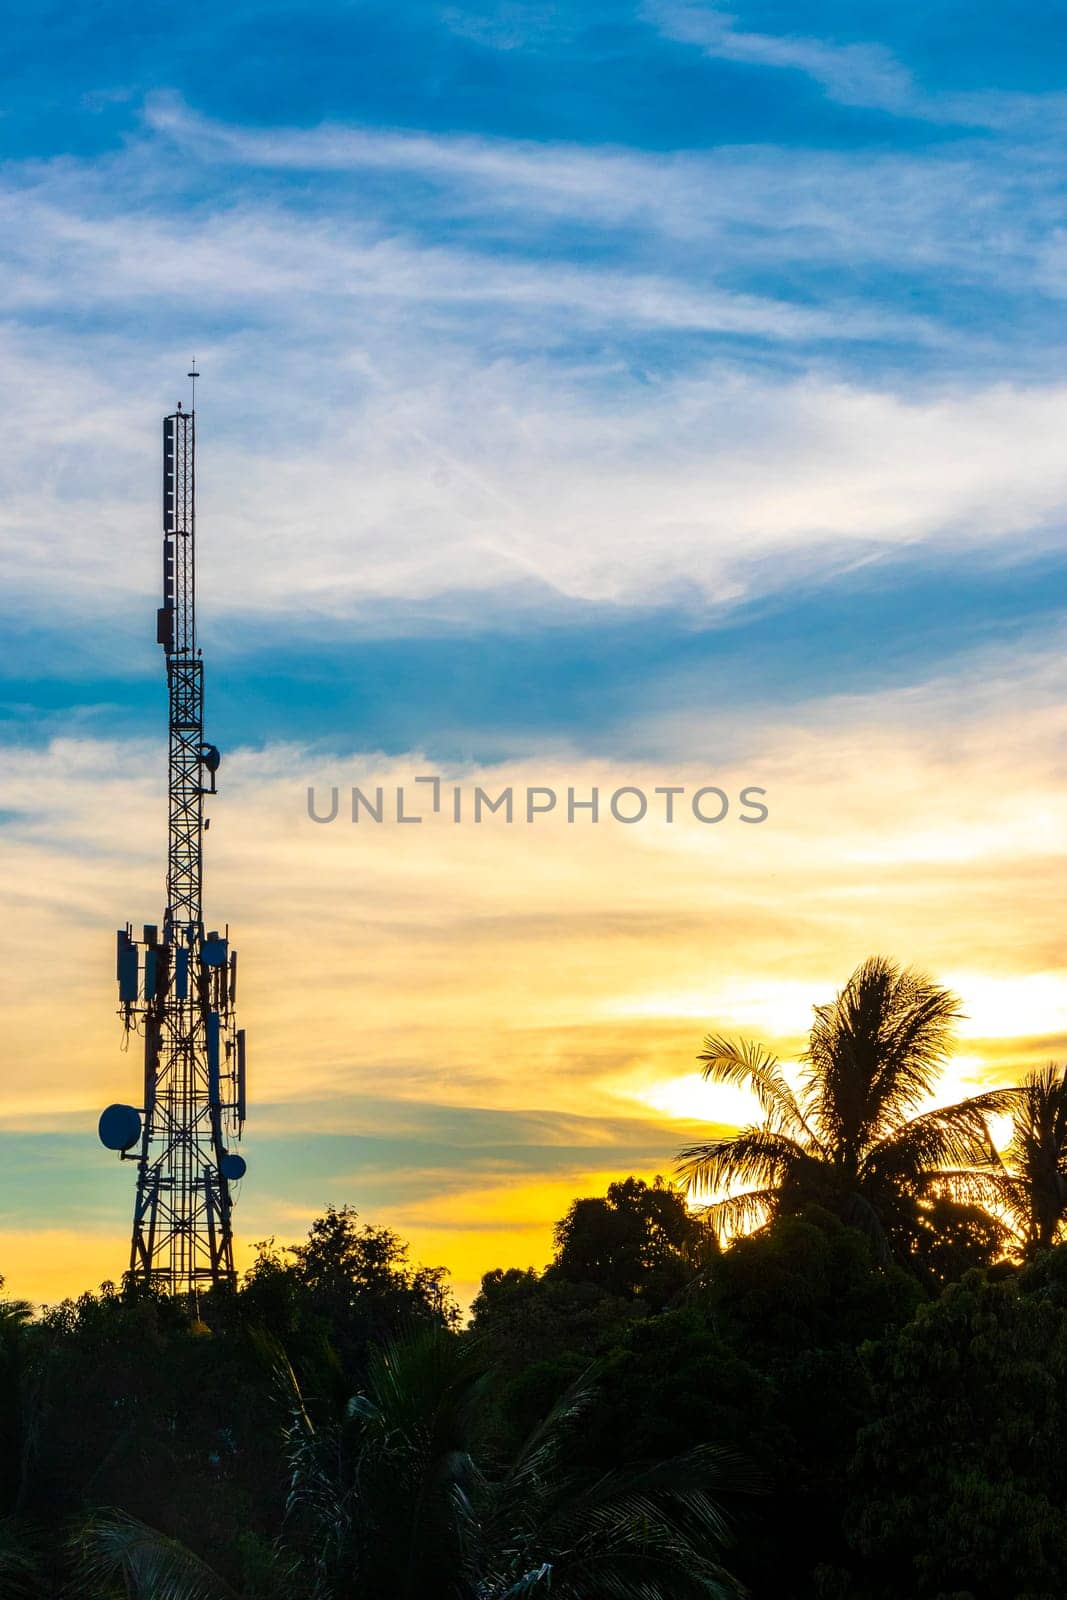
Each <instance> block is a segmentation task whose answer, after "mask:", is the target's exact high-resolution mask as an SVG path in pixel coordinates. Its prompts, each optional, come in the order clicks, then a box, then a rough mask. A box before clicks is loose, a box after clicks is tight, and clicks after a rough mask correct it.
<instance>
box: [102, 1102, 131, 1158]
mask: <svg viewBox="0 0 1067 1600" xmlns="http://www.w3.org/2000/svg"><path fill="white" fill-rule="evenodd" d="M99 1133H100V1143H101V1144H102V1145H103V1146H104V1149H105V1150H122V1151H126V1150H129V1149H131V1148H132V1146H133V1145H135V1144H136V1143H137V1141H138V1139H139V1138H140V1137H141V1113H140V1112H139V1111H135V1110H134V1108H133V1106H108V1108H107V1110H106V1111H102V1112H101V1113H100V1123H99Z"/></svg>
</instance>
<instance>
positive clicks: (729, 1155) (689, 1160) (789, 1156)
mask: <svg viewBox="0 0 1067 1600" xmlns="http://www.w3.org/2000/svg"><path fill="white" fill-rule="evenodd" d="M817 1164H818V1162H817V1158H816V1157H814V1156H812V1154H811V1153H810V1151H809V1150H808V1149H806V1148H805V1146H804V1145H802V1144H800V1143H798V1141H797V1140H796V1139H792V1138H790V1137H789V1136H788V1135H787V1134H784V1133H779V1132H777V1131H776V1130H775V1129H773V1128H771V1127H769V1126H766V1125H765V1126H764V1127H761V1128H760V1127H751V1128H742V1130H741V1132H740V1133H736V1134H733V1135H730V1136H729V1137H727V1138H723V1139H713V1140H712V1141H711V1142H710V1143H709V1144H694V1145H689V1146H688V1147H687V1148H686V1149H684V1150H680V1151H679V1152H678V1157H677V1161H676V1170H677V1172H678V1175H679V1177H680V1178H681V1180H682V1182H683V1183H684V1184H685V1185H686V1188H687V1189H688V1190H689V1191H690V1192H692V1191H693V1190H702V1189H703V1190H710V1191H711V1192H712V1193H715V1192H716V1191H718V1190H729V1189H736V1188H737V1187H738V1185H744V1186H745V1187H746V1188H759V1189H780V1188H781V1187H782V1185H783V1184H784V1183H785V1182H786V1181H787V1180H788V1179H790V1178H794V1177H795V1176H796V1175H797V1174H798V1173H799V1172H801V1171H803V1170H806V1169H814V1168H815V1166H816V1165H817Z"/></svg>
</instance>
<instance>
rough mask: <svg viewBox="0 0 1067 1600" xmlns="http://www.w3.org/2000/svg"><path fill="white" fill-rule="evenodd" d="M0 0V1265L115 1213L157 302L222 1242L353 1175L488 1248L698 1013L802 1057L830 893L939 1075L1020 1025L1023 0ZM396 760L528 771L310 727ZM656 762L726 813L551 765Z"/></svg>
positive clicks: (1038, 788) (13, 1277) (1025, 1001)
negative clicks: (200, 682)
mask: <svg viewBox="0 0 1067 1600" xmlns="http://www.w3.org/2000/svg"><path fill="white" fill-rule="evenodd" d="M23 11H24V15H23V16H22V18H21V20H20V21H18V22H17V24H16V26H15V35H16V40H15V43H16V48H15V49H14V50H13V51H12V52H11V53H10V54H9V55H8V58H7V61H6V64H5V66H4V69H3V70H4V73H5V77H6V85H5V88H6V93H5V99H4V106H5V114H4V116H3V118H2V120H0V142H2V146H3V154H4V162H3V169H2V174H0V184H2V188H0V207H2V213H0V214H2V222H3V230H2V231H3V236H4V240H5V245H4V250H3V256H2V259H0V295H2V300H3V306H4V313H3V321H2V323H0V341H2V359H3V373H4V391H5V408H4V410H5V416H4V440H3V448H2V450H0V540H2V550H3V560H4V588H5V593H6V599H7V604H6V606H5V613H6V615H5V622H4V628H3V653H2V660H0V673H2V677H3V683H2V685H0V701H2V716H3V723H2V730H0V741H2V742H0V822H2V824H3V828H2V833H3V853H4V865H3V873H2V878H0V940H2V952H0V955H2V967H0V970H2V972H3V989H4V993H3V1035H4V1042H3V1059H4V1071H3V1074H2V1079H0V1273H2V1274H4V1275H5V1276H6V1278H7V1289H8V1291H10V1292H11V1293H14V1294H18V1295H25V1296H27V1297H30V1298H32V1299H35V1300H46V1299H54V1298H57V1297H58V1296H60V1295H62V1294H65V1293H70V1292H76V1291H78V1290H80V1289H82V1288H85V1287H91V1286H95V1285H96V1284H98V1283H99V1282H100V1280H101V1279H103V1278H105V1277H111V1278H117V1277H118V1276H119V1275H120V1273H121V1272H122V1270H123V1268H124V1266H125V1264H126V1255H127V1251H128V1242H127V1238H128V1229H129V1219H130V1214H131V1211H132V1204H133V1168H132V1166H126V1167H120V1165H119V1163H118V1162H117V1161H115V1160H114V1159H113V1158H111V1157H109V1156H108V1155H107V1154H106V1153H105V1152H104V1151H103V1150H102V1149H101V1148H100V1146H99V1145H98V1143H97V1139H96V1117H97V1114H98V1112H99V1110H100V1109H101V1108H102V1106H103V1105H104V1104H106V1103H107V1102H108V1101H111V1100H122V1099H127V1098H135V1097H136V1091H137V1087H138V1082H139V1077H140V1063H139V1061H138V1059H137V1058H136V1056H135V1054H134V1053H133V1052H132V1051H131V1053H130V1054H129V1055H124V1054H123V1053H122V1050H121V1043H122V1035H121V1027H120V1024H119V1020H118V1018H117V1017H116V1015H115V1006H116V995H115V985H114V929H115V928H116V927H117V926H118V925H120V924H123V923H125V921H126V920H127V919H129V920H131V921H133V922H134V923H141V922H146V921H147V922H155V921H158V920H159V919H160V917H161V913H162V882H163V872H164V864H165V792H166V788H165V786H166V760H165V737H164V736H165V726H166V690H165V680H164V667H163V658H162V653H161V652H160V650H159V649H158V647H157V646H156V645H155V643H154V630H155V618H154V610H155V607H156V606H157V604H159V596H158V592H157V591H158V586H159V567H160V518H159V431H160V430H159V419H160V417H161V416H162V414H163V413H164V412H166V411H170V410H172V409H173V407H174V405H175V403H176V402H177V400H178V399H182V400H183V401H184V402H185V403H186V404H187V403H188V384H187V382H186V379H185V373H186V372H187V370H188V368H189V364H190V359H191V357H192V356H193V354H194V352H195V355H196V358H197V361H198V365H199V370H200V371H201V373H202V375H203V376H202V382H201V385H200V387H199V392H198V396H197V420H198V428H199V443H200V452H199V459H198V489H199V523H198V534H199V539H198V551H199V561H200V579H201V583H200V613H199V628H200V642H201V644H202V646H203V649H204V654H205V660H206V663H207V733H208V737H209V738H211V739H212V740H213V741H214V742H216V743H217V744H218V745H219V746H220V747H221V748H222V750H223V754H224V761H223V766H222V769H221V772H220V779H219V781H220V789H221V793H220V796H219V799H218V800H217V801H216V802H214V803H213V804H212V806H211V808H210V816H211V822H212V825H211V830H210V833H209V834H208V835H207V841H206V847H207V869H206V870H207V879H206V884H207V887H206V909H207V916H208V919H209V922H210V924H211V925H212V926H214V925H216V924H219V925H221V924H222V923H224V922H227V921H228V922H229V924H230V929H231V934H232V937H233V940H234V943H235V944H236V946H237V948H238V949H239V951H240V971H241V992H240V996H239V1001H240V1012H241V1022H242V1023H243V1025H244V1026H245V1027H246V1028H247V1030H248V1035H249V1054H250V1076H251V1087H250V1096H251V1104H250V1111H249V1123H248V1128H247V1137H246V1141H245V1146H244V1153H245V1154H246V1157H247V1160H248V1164H249V1174H248V1177H247V1179H246V1180H245V1182H244V1185H243V1192H242V1194H241V1196H240V1200H239V1205H238V1210H237V1212H236V1214H235V1225H236V1229H237V1233H238V1237H239V1241H240V1247H241V1251H242V1259H243V1260H244V1259H247V1254H248V1250H249V1247H250V1243H251V1241H254V1240H257V1239H262V1238H264V1237H266V1236H268V1235H275V1236H276V1237H277V1238H278V1240H279V1242H281V1243H288V1242H291V1241H292V1240H295V1239H296V1238H298V1237H299V1236H300V1235H301V1234H302V1233H303V1232H304V1231H305V1229H306V1227H307V1225H308V1222H309V1221H310V1220H311V1218H312V1217H313V1216H314V1215H315V1214H316V1213H317V1212H319V1211H321V1209H322V1208H323V1207H324V1206H325V1204H326V1203H328V1202H332V1203H334V1204H338V1205H339V1204H341V1203H343V1202H345V1201H349V1202H351V1203H352V1204H354V1205H355V1206H356V1207H357V1208H358V1210H359V1212H360V1213H361V1215H362V1216H363V1218H364V1219H365V1220H368V1221H372V1222H376V1223H385V1224H388V1225H390V1226H392V1227H394V1228H395V1229H396V1230H397V1231H398V1232H400V1233H401V1234H402V1235H403V1236H404V1237H406V1238H408V1239H409V1240H410V1241H411V1243H412V1247H413V1252H414V1254H415V1256H416V1258H417V1259H419V1260H422V1261H424V1262H426V1263H428V1264H430V1263H438V1262H443V1263H445V1264H447V1265H448V1266H449V1267H450V1268H451V1269H452V1271H453V1273H454V1275H455V1279H456V1283H457V1288H458V1291H459V1293H460V1295H461V1297H462V1298H464V1299H466V1298H469V1296H470V1294H471V1293H473V1291H474V1289H475V1288H476V1285H477V1280H478V1278H479V1275H480V1274H481V1273H482V1272H483V1271H485V1270H486V1269H488V1268H489V1267H492V1266H505V1265H518V1266H527V1265H535V1266H542V1265H543V1264H544V1263H545V1261H546V1260H547V1258H548V1255H549V1253H550V1248H551V1225H552V1223H553V1221H554V1220H555V1219H556V1218H557V1217H559V1216H560V1215H561V1214H562V1212H563V1211H565V1209H566V1207H567V1204H568V1203H569V1201H570V1200H571V1198H573V1197H574V1196H575V1195H577V1194H580V1193H595V1192H598V1191H599V1192H602V1191H603V1188H604V1185H605V1184H606V1183H607V1182H608V1181H609V1180H610V1179H611V1178H613V1177H618V1176H622V1175H625V1174H626V1173H629V1172H636V1173H640V1174H642V1175H644V1176H647V1177H651V1176H652V1175H653V1174H655V1173H657V1172H660V1173H664V1174H669V1173H670V1171H671V1168H672V1164H673V1157H674V1155H675V1153H676V1151H677V1150H678V1148H679V1147H680V1146H681V1145H682V1144H684V1143H686V1142H687V1141H689V1140H691V1139H692V1138H693V1137H694V1136H699V1135H700V1132H701V1130H707V1129H709V1128H711V1127H714V1126H716V1125H718V1126H722V1125H724V1124H736V1123H737V1122H738V1121H743V1120H744V1119H745V1118H746V1117H747V1116H748V1114H749V1112H750V1110H751V1107H750V1106H749V1105H748V1103H747V1102H746V1100H745V1098H744V1097H743V1096H741V1095H740V1094H738V1093H736V1092H735V1091H732V1090H726V1089H714V1088H708V1087H706V1086H704V1085H703V1084H702V1083H701V1082H700V1081H699V1079H698V1078H697V1076H696V1066H695V1062H694V1057H695V1054H696V1052H697V1050H698V1049H699V1048H700V1042H701V1039H702V1036H703V1034H704V1033H705V1032H707V1031H708V1030H709V1029H710V1028H714V1029H716V1030H721V1031H728V1032H745V1033H750V1034H753V1035H755V1036H757V1037H759V1038H761V1039H763V1040H765V1041H767V1042H768V1043H769V1044H771V1045H772V1046H774V1047H775V1048H777V1049H779V1050H780V1051H781V1052H782V1053H783V1055H784V1056H785V1058H786V1059H787V1060H788V1059H794V1060H795V1058H796V1056H797V1053H798V1051H799V1050H800V1048H801V1047H802V1040H803V1036H804V1034H805V1033H806V1030H807V1027H808V1025H809V1022H810V1018H811V1006H812V1004H813V1003H816V1002H820V1001H825V1000H827V999H829V998H831V997H832V995H833V992H834V990H835V989H836V988H838V987H840V985H841V984H842V983H843V982H844V981H845V979H846V978H847V977H848V974H849V972H850V971H851V970H852V968H853V967H854V966H855V965H856V964H857V963H858V962H859V961H860V960H861V959H862V958H863V957H864V956H866V955H868V954H871V953H875V952H877V953H882V954H886V955H889V956H893V957H895V958H897V959H898V960H901V961H903V962H907V963H912V964H916V965H918V966H920V967H923V968H925V969H926V970H928V971H930V972H931V973H933V974H934V975H935V976H936V977H938V978H939V979H941V980H943V981H944V982H946V983H948V984H950V985H951V986H952V987H953V988H954V989H955V990H956V991H957V992H958V993H959V995H960V996H961V998H962V1001H963V1007H964V1010H965V1012H966V1013H967V1020H966V1021H965V1022H964V1023H963V1025H962V1027H961V1029H960V1043H959V1055H958V1057H957V1059H956V1061H955V1062H954V1064H953V1068H952V1071H951V1073H950V1074H949V1076H948V1078H947V1080H946V1085H945V1093H946V1095H952V1096H953V1097H954V1096H955V1095H957V1094H959V1093H961V1092H967V1090H968V1089H969V1088H971V1087H977V1086H980V1085H984V1084H991V1083H995V1082H1000V1081H1005V1080H1010V1079H1012V1078H1013V1077H1015V1076H1016V1075H1017V1074H1018V1073H1019V1072H1020V1071H1022V1070H1024V1069H1026V1068H1028V1067H1030V1066H1033V1065H1035V1064H1038V1063H1040V1062H1043V1061H1045V1060H1047V1059H1050V1058H1057V1059H1059V1060H1061V1061H1062V1060H1063V1059H1064V1056H1065V1054H1067V963H1065V959H1064V935H1063V923H1064V910H1063V907H1064V898H1065V889H1067V873H1065V872H1064V841H1065V838H1067V800H1065V795H1067V784H1065V777H1067V772H1065V768H1067V746H1065V738H1064V735H1065V727H1067V711H1065V704H1067V695H1065V689H1067V682H1065V680H1067V668H1065V666H1064V662H1065V660H1067V656H1065V650H1064V637H1063V635H1064V624H1063V614H1064V601H1065V596H1067V581H1065V580H1067V547H1065V542H1064V538H1063V523H1064V512H1065V508H1067V443H1065V441H1067V378H1065V375H1064V374H1065V371H1067V367H1065V361H1064V356H1065V342H1067V341H1065V329H1067V320H1065V316H1064V309H1065V307H1064V302H1065V298H1067V214H1065V206H1064V192H1065V187H1067V186H1065V182H1064V177H1065V173H1064V161H1063V155H1062V151H1063V147H1064V137H1065V134H1067V83H1065V81H1064V80H1065V74H1064V71H1063V62H1064V61H1065V60H1067V17H1065V15H1064V12H1063V8H1062V7H1061V6H1058V5H1052V4H1050V3H1029V4H1026V5H1024V6H1023V7H1022V8H1016V9H1014V10H1010V11H1009V8H1007V7H996V8H990V7H985V8H983V7H978V8H968V9H964V8H962V7H960V6H959V5H956V4H949V3H948V0H934V3H933V4H932V5H931V6H928V7H923V8H908V7H903V8H902V7H890V6H886V5H881V4H877V5H876V4H861V5H856V4H854V3H853V4H851V5H847V6H846V5H844V4H843V3H836V4H829V3H827V4H817V3H814V0H811V3H803V4H793V5H781V4H778V5H773V4H748V3H746V0H738V4H737V5H736V6H734V7H733V8H731V9H729V10H727V9H724V8H720V7H717V6H714V5H710V4H672V3H663V4H655V3H651V4H647V5H644V6H642V5H624V4H615V5H600V4H597V3H595V0H592V3H589V4H582V5H578V4H574V5H570V6H559V5H548V4H541V3H521V0H514V3H507V0H497V3H493V4H483V5H469V4H464V3H462V0H457V3H456V4H451V5H446V4H430V3H425V4H423V3H400V4H396V3H393V4H378V3H372V0H366V3H344V4H341V3H337V4H323V3H321V0H311V3H309V4H302V5H299V6H297V5H295V4H293V3H291V0H290V3H282V0H279V3H276V4H269V5H265V4H264V3H262V0H257V3H256V4H255V5H252V4H242V3H234V4H229V5H224V6H222V7H221V8H219V7H209V6H207V5H202V4H191V5H187V6H185V7H183V8H181V9H180V10H178V11H175V10H174V9H165V8H159V7H147V8H142V7H136V8H135V7H133V6H130V5H119V4H114V3H109V0H102V3H101V4H100V5H96V6H93V7H92V8H88V7H70V6H64V7H60V6H58V5H55V6H53V5H50V4H49V5H35V6H32V7H25V8H23ZM1020 18H1024V19H1028V22H1027V25H1026V26H1020V25H1019V22H1020ZM429 774H440V775H441V776H442V778H443V779H446V780H447V781H448V784H449V785H453V784H458V785H459V786H461V788H462V789H463V791H464V793H465V794H466V795H467V796H470V795H472V794H473V791H474V788H475V786H476V785H478V784H481V785H483V786H485V787H486V788H488V789H490V790H491V791H492V792H493V793H494V794H495V793H496V792H497V791H498V790H499V789H500V788H502V787H504V786H505V785H508V784H510V785H513V786H514V788H515V790H516V793H517V795H519V796H520V797H521V796H522V795H523V794H524V792H525V789H526V787H527V786H551V787H554V788H555V789H556V790H557V791H558V792H559V794H560V796H561V804H560V806H559V807H557V810H556V811H555V812H554V813H552V814H551V815H548V816H544V817H538V818H535V820H534V821H533V822H530V823H527V822H526V821H525V819H524V817H523V816H522V815H521V799H520V814H519V815H517V816H516V820H515V821H514V822H513V823H512V824H510V825H509V824H508V823H507V822H506V821H505V820H504V818H503V816H496V817H489V818H487V819H486V820H485V821H483V823H481V824H479V825H475V824H474V823H473V821H472V820H470V818H469V815H467V816H465V818H464V820H463V821H462V822H461V823H459V824H455V823H453V822H452V821H451V820H450V812H449V811H448V810H447V809H445V810H443V811H442V813H441V814H440V815H438V816H436V817H434V816H432V815H428V816H427V817H426V820H425V821H424V822H423V823H421V824H419V825H416V826H404V825H397V824H396V823H395V822H384V823H383V824H381V825H375V824H374V823H372V822H370V821H369V820H368V819H367V818H366V817H365V816H364V817H363V818H362V819H361V821H360V822H359V823H358V824H357V825H353V824H352V823H351V822H350V821H348V820H346V819H347V816H348V815H349V812H348V809H347V804H346V799H347V794H348V791H349V790H350V789H351V787H352V785H353V784H356V785H359V786H360V787H361V788H363V790H364V791H365V792H373V790H374V788H375V787H376V786H377V785H379V784H380V785H382V786H383V788H384V790H385V793H386V795H387V796H391V795H393V793H394V791H395V789H396V787H397V786H398V785H399V786H404V787H405V792H406V794H407V795H408V798H409V803H410V804H411V806H412V808H413V809H416V808H419V809H421V810H423V811H428V810H429V799H430V796H429V790H428V788H427V787H426V786H423V787H422V788H421V789H416V788H415V786H414V784H413V779H414V778H415V777H416V776H419V775H429ZM335 784H336V785H338V786H339V788H340V789H341V792H342V794H341V798H342V803H341V814H340V816H339V818H338V820H336V821H335V822H333V823H331V824H329V825H316V824H315V823H314V822H312V821H310V820H309V818H308V815H307V806H306V795H307V789H308V786H309V785H314V786H315V787H316V793H317V795H318V796H319V801H320V804H321V803H322V802H324V801H326V800H328V797H329V792H330V789H331V787H332V786H333V785H335ZM665 785H676V786H680V787H684V788H685V790H686V792H687V794H691V793H692V792H693V791H694V790H696V789H699V788H701V787H703V786H707V785H715V786H718V787H719V788H721V789H723V790H724V791H725V792H726V793H727V794H728V795H729V796H730V797H731V799H733V797H735V796H737V795H738V794H739V792H740V790H741V789H742V788H744V787H745V786H749V785H751V786H758V787H760V788H762V789H764V790H765V791H766V800H765V803H766V804H767V806H768V809H769V816H768V818H767V820H766V821H765V822H763V823H761V824H759V825H758V826H751V825H746V824H745V823H743V822H742V821H740V819H739V814H738V810H737V806H736V804H734V805H732V807H731V811H730V813H729V815H728V816H727V817H726V818H725V819H724V820H723V821H722V822H721V823H719V824H714V825H708V824H702V823H700V822H698V821H696V820H695V819H694V818H693V816H692V813H691V810H688V809H687V806H688V801H684V802H681V803H680V804H679V814H678V816H677V819H676V821H675V822H674V823H672V824H667V823H666V822H665V821H664V820H663V817H662V807H661V803H660V802H657V803H656V806H655V807H650V812H649V816H648V817H646V818H645V819H644V820H643V821H641V822H640V823H635V824H633V825H626V824H622V823H619V822H617V821H615V820H614V819H613V818H611V816H610V815H609V814H608V813H607V801H608V798H609V797H610V795H611V793H612V792H613V791H614V790H616V789H618V788H620V787H636V788H640V789H642V790H643V791H645V792H647V793H648V794H649V795H650V796H651V794H652V791H653V790H654V789H655V788H656V787H657V786H665ZM569 786H570V787H573V788H574V789H575V791H576V794H577V796H578V798H586V797H588V795H589V792H590V791H591V789H592V788H593V787H594V786H595V787H596V788H597V789H598V790H599V792H600V796H601V808H602V811H601V818H600V820H599V821H598V822H597V823H595V824H594V823H593V822H592V821H591V820H589V814H588V812H579V813H578V814H577V817H576V820H575V821H574V822H573V823H568V822H567V820H566V816H565V803H566V799H565V797H566V791H567V789H568V787H569ZM561 813H562V814H561Z"/></svg>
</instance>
